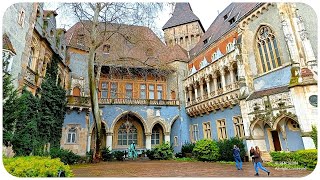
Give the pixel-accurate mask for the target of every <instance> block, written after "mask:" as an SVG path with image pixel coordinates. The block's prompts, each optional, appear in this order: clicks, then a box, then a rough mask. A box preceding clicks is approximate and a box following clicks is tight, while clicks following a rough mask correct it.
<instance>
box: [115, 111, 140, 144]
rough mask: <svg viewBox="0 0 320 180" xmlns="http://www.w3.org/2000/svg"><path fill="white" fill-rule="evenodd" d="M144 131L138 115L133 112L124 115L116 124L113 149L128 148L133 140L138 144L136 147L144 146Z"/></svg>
mask: <svg viewBox="0 0 320 180" xmlns="http://www.w3.org/2000/svg"><path fill="white" fill-rule="evenodd" d="M144 132H145V130H144V127H143V124H142V123H141V120H140V119H139V118H138V117H136V116H135V115H134V114H132V113H127V114H125V115H123V116H122V117H121V118H120V119H119V120H118V121H117V123H116V124H115V126H114V130H113V134H114V135H113V141H112V142H113V145H112V146H113V147H112V149H127V148H128V147H129V145H130V144H131V143H132V142H134V143H135V144H136V148H144V147H145V136H144Z"/></svg>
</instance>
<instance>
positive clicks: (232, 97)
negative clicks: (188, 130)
mask: <svg viewBox="0 0 320 180" xmlns="http://www.w3.org/2000/svg"><path fill="white" fill-rule="evenodd" d="M239 94H240V92H239V83H238V82H236V83H234V84H230V85H228V87H226V91H225V92H224V91H223V89H222V88H221V89H218V91H217V94H216V93H215V92H214V91H212V92H210V96H208V95H207V94H205V95H204V96H202V99H201V101H191V102H188V103H187V106H186V111H187V113H188V115H190V116H197V115H203V114H205V113H209V112H211V111H217V110H219V109H220V110H223V109H225V108H227V107H232V106H234V105H236V104H238V103H239V100H238V97H239Z"/></svg>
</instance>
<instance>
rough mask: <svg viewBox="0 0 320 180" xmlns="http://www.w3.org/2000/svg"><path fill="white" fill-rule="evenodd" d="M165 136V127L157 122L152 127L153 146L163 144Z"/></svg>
mask: <svg viewBox="0 0 320 180" xmlns="http://www.w3.org/2000/svg"><path fill="white" fill-rule="evenodd" d="M163 138H164V133H163V128H162V126H161V125H160V124H159V123H157V124H155V125H154V126H153V128H152V134H151V147H153V146H155V145H159V144H162V142H163Z"/></svg>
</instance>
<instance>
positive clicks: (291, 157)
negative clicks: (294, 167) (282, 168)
mask: <svg viewBox="0 0 320 180" xmlns="http://www.w3.org/2000/svg"><path fill="white" fill-rule="evenodd" d="M317 154H318V151H317V150H316V149H309V150H299V151H295V152H271V153H270V155H271V157H272V161H274V162H296V163H298V165H300V166H303V167H306V168H307V169H310V170H313V169H315V167H316V165H317V161H318V155H317Z"/></svg>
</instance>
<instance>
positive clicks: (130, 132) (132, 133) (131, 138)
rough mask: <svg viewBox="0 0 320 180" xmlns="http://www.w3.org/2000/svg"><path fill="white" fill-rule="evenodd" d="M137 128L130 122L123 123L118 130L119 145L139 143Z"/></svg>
mask: <svg viewBox="0 0 320 180" xmlns="http://www.w3.org/2000/svg"><path fill="white" fill-rule="evenodd" d="M137 139H138V135H137V128H136V127H135V126H134V125H133V124H132V123H131V122H130V121H126V122H125V123H123V124H122V125H121V126H120V128H119V130H118V145H126V146H127V145H129V144H131V143H132V142H134V143H135V144H137V142H138V141H137Z"/></svg>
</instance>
